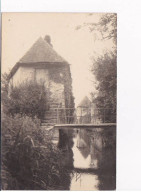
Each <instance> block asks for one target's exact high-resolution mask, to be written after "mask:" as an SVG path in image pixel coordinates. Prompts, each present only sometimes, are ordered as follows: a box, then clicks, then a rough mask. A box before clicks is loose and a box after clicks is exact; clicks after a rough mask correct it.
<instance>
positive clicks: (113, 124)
mask: <svg viewBox="0 0 141 194" xmlns="http://www.w3.org/2000/svg"><path fill="white" fill-rule="evenodd" d="M107 127H116V123H101V124H56V125H54V128H56V129H64V128H67V129H71V128H107Z"/></svg>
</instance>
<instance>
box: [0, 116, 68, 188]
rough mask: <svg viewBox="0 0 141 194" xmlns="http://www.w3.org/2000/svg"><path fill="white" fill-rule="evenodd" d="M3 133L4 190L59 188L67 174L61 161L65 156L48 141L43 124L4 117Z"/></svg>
mask: <svg viewBox="0 0 141 194" xmlns="http://www.w3.org/2000/svg"><path fill="white" fill-rule="evenodd" d="M2 129H3V130H2V170H3V171H2V172H3V173H2V188H3V189H13V190H15V189H18V190H19V189H20V190H33V189H34V190H37V189H53V185H57V186H58V187H59V184H61V179H60V176H62V174H63V173H64V169H63V167H62V165H61V161H60V160H61V154H62V152H61V151H60V150H59V149H58V148H57V147H56V146H54V145H53V144H52V143H51V141H50V138H47V134H45V131H44V130H42V129H41V128H40V121H39V120H38V119H37V118H36V119H31V118H30V117H27V116H25V117H21V116H20V115H16V116H15V117H14V118H13V117H9V116H7V115H3V118H2ZM64 174H65V173H64ZM12 183H13V184H12Z"/></svg>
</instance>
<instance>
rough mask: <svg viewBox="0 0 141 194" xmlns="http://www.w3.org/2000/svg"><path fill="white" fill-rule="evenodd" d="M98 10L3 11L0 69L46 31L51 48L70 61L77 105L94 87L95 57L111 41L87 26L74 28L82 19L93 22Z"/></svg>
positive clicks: (11, 61) (83, 21) (4, 70)
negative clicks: (65, 11)
mask: <svg viewBox="0 0 141 194" xmlns="http://www.w3.org/2000/svg"><path fill="white" fill-rule="evenodd" d="M101 15H102V13H99V14H98V13H95V14H92V15H91V14H88V13H3V15H2V73H4V72H9V70H10V69H12V67H13V66H14V65H15V64H16V62H18V61H19V59H20V58H21V57H22V56H23V55H24V54H25V53H26V52H27V51H28V49H29V48H30V47H31V46H32V45H33V44H34V42H35V41H36V40H37V39H38V38H39V37H40V36H41V37H43V38H44V36H45V35H50V37H51V42H52V44H53V48H54V50H56V51H57V53H58V54H59V55H61V56H62V57H63V58H64V59H66V60H67V61H68V62H69V64H71V66H70V68H71V75H72V87H73V95H74V97H75V105H76V106H77V105H78V104H79V103H80V102H81V100H82V99H83V98H84V97H85V96H88V97H89V98H90V93H91V92H92V91H95V90H94V84H93V81H94V77H93V76H92V73H91V71H90V69H91V66H92V64H93V61H92V57H93V58H96V57H97V56H99V55H101V54H102V53H103V52H104V51H105V50H106V49H108V50H110V49H111V48H112V46H113V45H112V42H110V40H108V41H102V40H100V34H99V33H97V32H93V33H91V32H90V31H89V29H88V27H82V28H81V29H79V30H76V27H77V26H79V25H83V24H84V23H90V22H93V23H96V22H98V21H99V19H100V17H101Z"/></svg>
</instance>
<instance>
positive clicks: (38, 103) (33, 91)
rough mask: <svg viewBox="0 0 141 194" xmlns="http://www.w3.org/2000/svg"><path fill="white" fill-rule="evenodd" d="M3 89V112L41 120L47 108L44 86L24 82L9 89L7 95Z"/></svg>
mask: <svg viewBox="0 0 141 194" xmlns="http://www.w3.org/2000/svg"><path fill="white" fill-rule="evenodd" d="M6 87H7V84H5V87H3V98H2V103H3V110H4V112H5V113H7V114H10V115H14V114H21V115H28V116H30V117H35V116H37V117H38V118H42V117H43V115H44V113H45V111H46V108H47V91H46V89H45V86H44V84H40V83H36V82H24V83H21V84H19V85H18V86H14V87H11V88H10V90H11V91H10V92H9V95H8V93H6V91H5V90H4V89H5V88H6Z"/></svg>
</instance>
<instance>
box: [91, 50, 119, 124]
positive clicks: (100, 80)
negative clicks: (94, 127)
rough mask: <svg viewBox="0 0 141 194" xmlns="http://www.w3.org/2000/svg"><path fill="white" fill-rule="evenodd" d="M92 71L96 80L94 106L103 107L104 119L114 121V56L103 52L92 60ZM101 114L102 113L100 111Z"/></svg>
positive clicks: (115, 78)
mask: <svg viewBox="0 0 141 194" xmlns="http://www.w3.org/2000/svg"><path fill="white" fill-rule="evenodd" d="M92 73H93V75H94V77H95V79H96V80H97V86H96V89H97V91H98V94H97V96H95V97H94V98H93V102H94V104H95V105H96V107H98V108H100V109H101V110H102V109H105V111H106V112H105V121H108V122H115V121H116V82H117V77H116V56H115V55H114V54H113V53H111V54H105V55H104V56H102V57H99V58H98V59H97V60H94V63H93V67H92ZM102 114H103V113H102Z"/></svg>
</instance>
